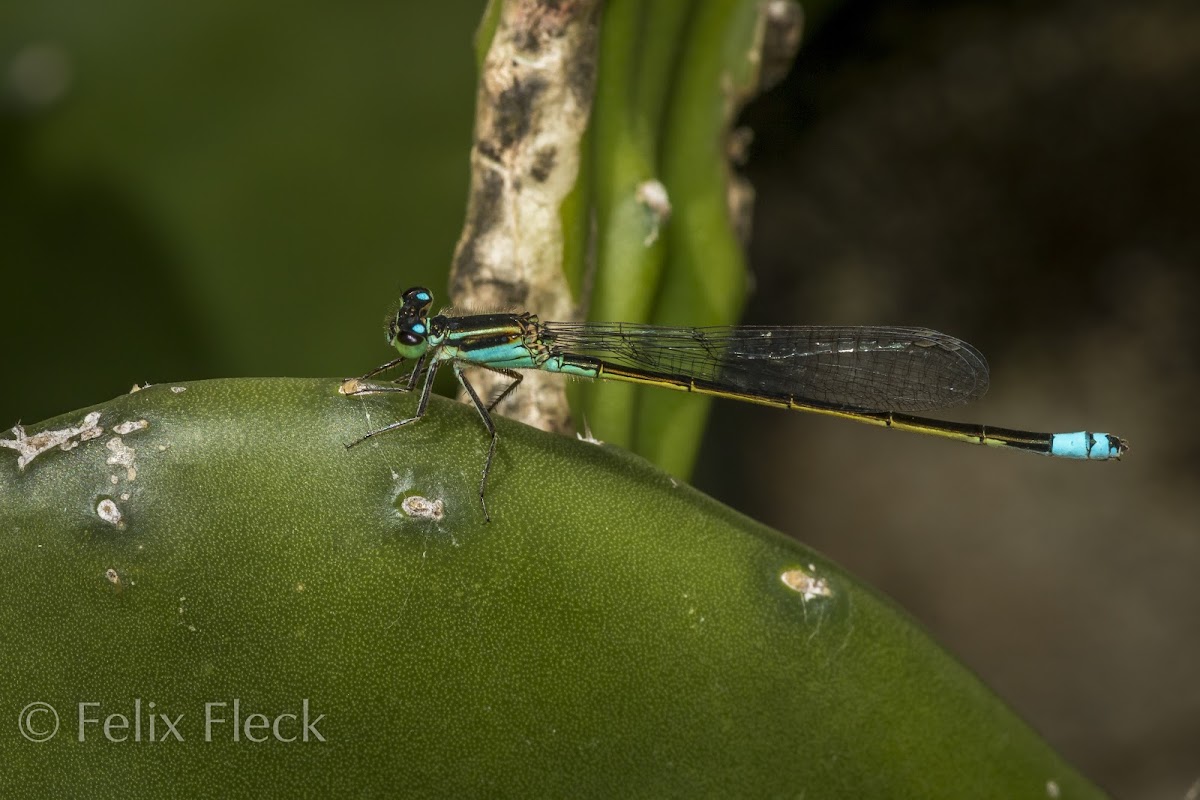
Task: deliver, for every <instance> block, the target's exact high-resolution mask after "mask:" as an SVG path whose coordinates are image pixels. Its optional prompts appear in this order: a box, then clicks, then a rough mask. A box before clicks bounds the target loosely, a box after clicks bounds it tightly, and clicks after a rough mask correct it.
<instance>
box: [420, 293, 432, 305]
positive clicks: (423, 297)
mask: <svg viewBox="0 0 1200 800" xmlns="http://www.w3.org/2000/svg"><path fill="white" fill-rule="evenodd" d="M417 299H418V300H420V301H421V302H422V303H425V302H428V301H429V300H432V299H433V298H432V297H430V296H429V292H418V293H417Z"/></svg>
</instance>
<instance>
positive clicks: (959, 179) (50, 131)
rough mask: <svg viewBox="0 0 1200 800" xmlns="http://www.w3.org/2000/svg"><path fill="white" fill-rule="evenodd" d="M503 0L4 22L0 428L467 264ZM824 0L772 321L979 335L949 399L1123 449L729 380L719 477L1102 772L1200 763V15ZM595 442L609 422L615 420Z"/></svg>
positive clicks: (768, 125) (790, 168)
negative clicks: (963, 426)
mask: <svg viewBox="0 0 1200 800" xmlns="http://www.w3.org/2000/svg"><path fill="white" fill-rule="evenodd" d="M481 5H482V4H481V3H476V4H465V3H464V4H449V3H447V4H422V5H421V10H420V12H419V14H418V15H416V16H414V14H413V11H412V10H411V7H409V6H410V4H401V3H383V2H362V3H354V4H342V5H339V6H330V7H326V8H321V9H320V10H308V11H306V10H305V9H303V8H301V7H297V6H295V4H286V3H283V2H279V1H278V0H275V1H273V2H259V3H255V4H253V5H251V6H247V5H245V4H241V3H234V2H232V0H224V1H223V2H211V3H206V4H203V7H195V6H187V5H177V4H173V5H170V6H164V5H162V4H156V3H152V2H150V0H114V1H113V2H108V3H104V4H94V3H82V2H79V1H78V0H74V1H73V2H66V1H62V2H54V1H53V0H24V1H23V2H16V3H13V2H9V3H8V4H6V5H4V6H0V265H2V266H3V270H2V271H0V274H2V275H3V276H4V281H5V282H4V289H3V291H2V292H0V297H3V306H2V308H0V337H2V339H0V341H2V342H3V347H2V349H0V375H2V376H3V378H2V380H3V386H4V391H3V392H2V393H0V425H3V426H7V425H10V424H12V423H13V422H16V421H17V420H18V419H23V420H25V421H26V422H33V421H36V420H39V419H42V418H45V417H48V416H51V415H54V414H58V413H61V412H64V411H69V410H71V409H73V408H77V407H80V406H84V405H88V404H91V403H94V402H98V401H100V400H103V399H106V398H108V397H110V396H113V395H115V394H119V393H121V392H124V391H126V390H128V389H129V387H130V385H132V384H133V383H134V382H135V381H136V382H143V381H151V382H161V381H168V380H190V379H198V378H205V377H228V376H237V375H293V376H303V375H327V376H328V375H334V376H339V375H350V374H355V373H359V372H362V371H364V370H365V369H367V368H369V367H372V366H374V365H375V364H376V363H378V362H380V361H382V360H384V359H386V358H387V357H388V356H387V350H386V347H385V345H384V341H383V336H382V328H381V325H380V321H381V319H382V316H383V313H384V310H385V309H386V307H387V306H388V305H389V303H391V302H392V300H393V298H394V297H395V295H396V294H397V293H398V292H399V291H400V290H401V289H403V288H405V287H406V286H409V285H412V284H414V283H427V284H429V285H431V286H432V287H434V288H435V290H436V288H437V287H441V286H444V285H445V277H444V276H445V271H446V267H447V265H448V263H449V260H450V255H451V252H452V249H453V246H454V241H455V239H456V236H457V233H458V229H459V226H460V224H461V219H462V216H463V204H464V202H465V194H466V186H467V152H468V147H469V143H470V127H471V110H472V106H473V101H474V88H473V80H474V69H473V64H472V54H471V49H470V41H471V35H472V33H473V30H474V26H475V24H476V22H477V20H478V16H479V13H480V11H481ZM830 6H833V4H825V5H810V6H809V7H808V10H809V11H810V14H809V25H808V30H807V31H806V35H805V40H804V44H803V46H802V49H801V55H800V58H799V61H798V63H797V65H796V68H795V69H794V70H793V72H792V74H791V75H790V76H789V77H788V79H787V80H786V81H785V82H784V84H782V85H781V86H779V87H777V88H776V89H775V90H773V91H772V92H770V93H769V94H768V95H767V96H766V97H764V98H762V99H761V100H760V101H758V102H757V103H755V104H754V105H753V106H752V107H751V108H749V109H748V110H747V112H746V114H745V119H744V121H745V122H746V124H748V125H750V126H751V127H752V128H753V129H754V130H755V134H756V136H755V144H754V147H753V149H752V155H751V159H750V162H749V163H748V165H747V167H746V172H747V173H748V175H749V176H750V177H751V178H752V180H753V182H754V183H755V185H756V187H757V189H758V197H759V200H758V206H757V213H756V217H755V238H754V242H753V245H752V248H751V261H752V265H753V281H754V287H753V292H752V297H751V302H750V306H749V308H748V310H747V315H746V321H748V322H755V323H763V324H766V323H804V322H811V323H838V324H871V323H887V324H914V325H925V326H929V327H933V328H938V329H941V330H944V331H946V332H949V333H953V334H955V335H958V336H961V337H962V338H965V339H967V340H969V341H971V342H973V343H974V344H976V345H977V346H979V347H980V348H981V349H982V350H983V351H984V352H985V353H986V354H987V355H988V357H989V359H990V362H991V366H992V389H991V392H990V393H989V395H988V397H987V398H985V399H984V400H983V401H982V402H980V403H978V404H976V405H975V406H972V407H971V408H969V409H965V410H963V411H962V413H957V414H952V415H949V416H951V417H952V418H955V419H963V420H975V421H980V422H987V423H990V424H997V425H1002V426H1008V427H1023V428H1031V429H1035V430H1056V431H1064V430H1079V429H1083V428H1088V429H1099V430H1108V431H1112V432H1116V433H1120V434H1121V435H1123V436H1125V437H1127V438H1128V439H1129V440H1130V442H1131V446H1132V449H1131V452H1130V453H1129V455H1128V456H1127V457H1126V459H1125V460H1124V461H1123V462H1121V463H1119V464H1079V463H1067V462H1056V461H1052V460H1049V459H1038V458H1034V457H1029V456H1024V455H1020V454H1012V453H1004V452H995V451H990V450H986V449H984V448H970V447H962V446H957V445H953V444H948V443H946V442H942V441H937V440H932V439H927V438H925V437H918V436H911V435H905V434H900V433H892V432H886V431H880V430H877V429H873V428H867V427H865V426H856V425H852V424H848V423H842V422H837V421H833V420H827V419H819V418H809V417H807V416H804V415H787V414H783V413H782V412H777V411H773V410H771V409H760V408H754V407H746V406H742V405H739V404H731V403H718V404H717V405H716V411H715V417H714V425H713V427H712V430H711V433H710V435H709V437H708V439H707V440H706V443H705V447H704V452H703V460H702V464H701V466H700V468H699V470H698V473H697V483H698V484H699V485H700V486H701V487H702V488H704V489H705V490H706V491H709V492H710V493H712V494H714V495H716V496H718V497H720V498H721V499H723V500H725V501H726V502H728V503H730V504H732V505H734V506H735V507H737V508H739V509H741V510H743V511H745V512H746V513H748V514H750V515H751V516H754V517H756V518H758V519H761V520H763V521H764V522H767V523H769V524H772V525H774V526H775V527H778V528H779V529H781V530H783V531H786V532H788V533H790V534H792V535H794V536H796V537H798V538H799V539H801V540H803V541H805V542H806V543H808V544H810V545H812V546H814V547H816V548H818V549H820V550H822V551H823V552H825V553H827V554H829V555H831V556H833V557H834V558H836V559H838V560H839V561H841V562H842V563H843V564H845V565H846V566H848V567H849V568H850V569H852V570H853V571H855V572H856V573H858V574H859V575H861V576H862V577H863V578H865V579H866V580H867V581H868V582H870V583H872V584H873V585H875V586H877V587H878V588H880V589H881V590H882V591H884V592H886V593H887V594H889V595H891V596H892V597H894V598H896V599H897V601H898V602H900V603H901V604H902V605H903V606H904V607H905V608H907V609H908V610H909V611H910V612H911V613H912V614H913V615H914V616H915V617H917V618H918V619H919V620H920V621H921V622H922V624H924V625H925V626H926V627H927V628H928V629H929V630H930V631H931V632H932V633H933V635H934V636H935V638H937V639H938V640H939V641H941V642H942V643H943V644H944V645H945V646H946V647H947V648H948V649H950V650H951V651H952V652H953V653H955V654H956V655H957V656H958V657H959V658H960V659H962V660H963V661H964V662H965V663H966V664H968V665H969V666H970V667H971V668H972V669H974V670H976V671H977V672H978V673H979V674H980V675H981V676H982V677H983V678H984V680H985V681H986V682H987V683H988V684H989V685H991V686H992V687H994V688H995V689H996V691H997V692H998V693H999V694H1000V695H1001V696H1003V697H1004V698H1005V699H1006V700H1007V701H1008V702H1010V703H1011V704H1012V705H1013V706H1014V707H1015V708H1016V710H1017V711H1018V712H1019V713H1020V714H1022V715H1023V716H1024V717H1025V718H1026V719H1028V720H1029V721H1030V722H1031V723H1032V724H1033V725H1034V726H1035V727H1036V728H1037V729H1038V730H1039V731H1041V732H1042V733H1043V734H1044V735H1045V736H1046V737H1047V738H1048V739H1049V741H1050V742H1051V743H1052V744H1053V745H1054V746H1055V747H1057V748H1058V749H1059V750H1060V751H1061V752H1063V754H1064V755H1066V756H1067V757H1068V758H1069V759H1070V760H1071V761H1073V762H1074V763H1075V764H1076V765H1077V766H1079V767H1080V769H1081V770H1082V771H1083V772H1085V773H1086V774H1088V775H1089V776H1091V777H1092V778H1093V779H1094V780H1097V781H1098V782H1099V783H1101V785H1103V786H1104V787H1106V788H1107V789H1109V790H1110V791H1112V792H1114V793H1116V794H1118V795H1120V796H1128V797H1165V798H1179V797H1183V796H1184V794H1185V793H1186V792H1187V791H1188V788H1189V786H1192V785H1193V782H1195V781H1197V780H1200V688H1198V683H1197V677H1198V675H1200V636H1198V635H1197V634H1198V633H1200V618H1198V617H1200V615H1198V614H1197V612H1198V611H1200V541H1198V540H1200V498H1198V496H1197V489H1198V488H1200V482H1198V481H1197V465H1198V464H1200V461H1198V459H1197V457H1196V455H1195V454H1196V452H1197V449H1198V445H1200V441H1198V440H1200V431H1198V427H1197V426H1196V425H1195V424H1193V422H1192V419H1193V418H1194V414H1193V413H1192V412H1193V409H1194V405H1195V404H1194V400H1193V398H1195V397H1197V389H1198V388H1200V387H1198V386H1197V374H1198V371H1197V361H1198V359H1197V351H1198V349H1200V326H1198V325H1197V324H1196V323H1195V322H1194V321H1193V318H1194V316H1195V311H1194V310H1193V303H1194V301H1195V299H1196V298H1197V288H1198V287H1197V284H1198V283H1200V273H1198V271H1197V268H1196V265H1197V264H1198V263H1200V233H1198V232H1197V230H1198V229H1197V224H1196V220H1197V215H1198V213H1200V196H1198V195H1200V189H1198V187H1200V155H1198V153H1200V148H1198V147H1197V142H1200V6H1198V5H1197V4H1196V3H1194V2H1185V1H1184V0H1178V1H1177V2H1167V1H1166V0H1150V1H1149V2H1139V1H1137V0H1086V2H1084V1H1083V0H1081V1H1080V2H1061V1H1058V0H1055V1H1054V2H992V3H988V4H979V3H971V2H915V1H910V2H895V1H893V2H866V0H857V1H852V2H844V3H840V4H836V6H833V7H832V8H830ZM599 433H600V435H601V437H602V432H599Z"/></svg>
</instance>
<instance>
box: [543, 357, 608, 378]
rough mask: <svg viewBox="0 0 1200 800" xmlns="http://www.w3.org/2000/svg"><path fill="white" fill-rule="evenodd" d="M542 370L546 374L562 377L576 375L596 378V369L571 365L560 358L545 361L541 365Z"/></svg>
mask: <svg viewBox="0 0 1200 800" xmlns="http://www.w3.org/2000/svg"><path fill="white" fill-rule="evenodd" d="M542 369H544V370H546V371H547V372H557V373H559V374H562V375H577V376H579V377H581V378H594V377H596V368H595V367H593V366H590V365H587V366H585V365H583V364H573V363H571V362H569V361H563V357H562V356H552V357H551V358H548V359H546V361H545V362H544V363H543V364H542Z"/></svg>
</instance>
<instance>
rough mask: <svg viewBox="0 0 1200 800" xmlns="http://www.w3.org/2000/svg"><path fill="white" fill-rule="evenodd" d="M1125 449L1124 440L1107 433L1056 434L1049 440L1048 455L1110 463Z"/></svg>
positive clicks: (1078, 432)
mask: <svg viewBox="0 0 1200 800" xmlns="http://www.w3.org/2000/svg"><path fill="white" fill-rule="evenodd" d="M1127 449H1128V446H1127V445H1126V444H1125V442H1124V440H1122V439H1119V438H1117V437H1116V436H1113V435H1112V434H1109V433H1092V432H1091V431H1076V432H1075V433H1056V434H1053V435H1052V436H1051V439H1050V455H1052V456H1057V457H1059V458H1083V459H1091V460H1093V461H1110V460H1115V459H1119V458H1120V457H1121V454H1122V453H1124V452H1125V451H1126V450H1127Z"/></svg>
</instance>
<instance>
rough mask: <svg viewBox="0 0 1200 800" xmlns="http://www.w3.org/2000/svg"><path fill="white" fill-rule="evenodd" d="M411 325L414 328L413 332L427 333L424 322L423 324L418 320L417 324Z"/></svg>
mask: <svg viewBox="0 0 1200 800" xmlns="http://www.w3.org/2000/svg"><path fill="white" fill-rule="evenodd" d="M409 327H410V328H411V329H412V332H413V333H419V334H422V335H424V333H425V326H424V325H422V324H421V323H419V322H418V323H417V324H415V325H411V326H409Z"/></svg>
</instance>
